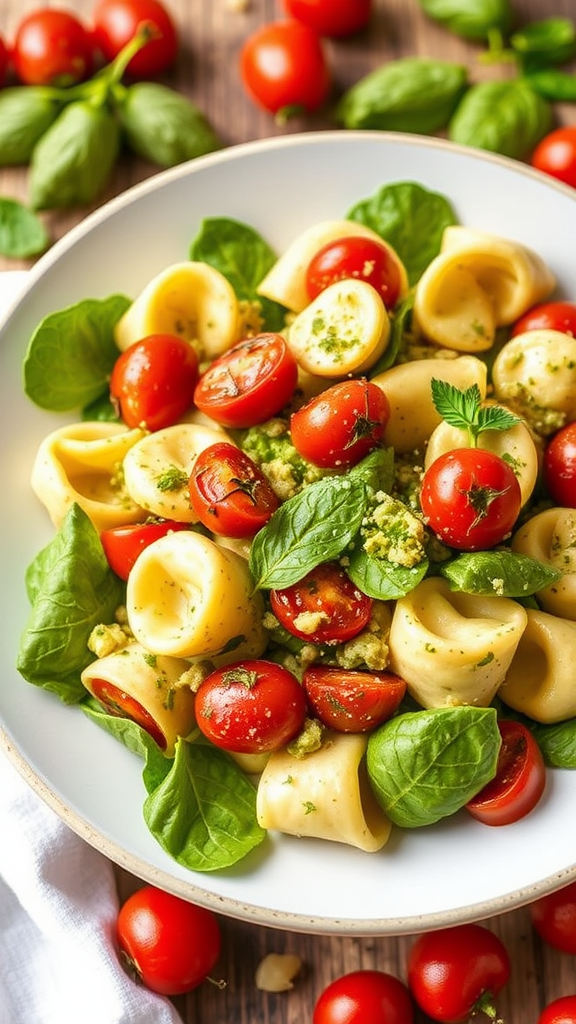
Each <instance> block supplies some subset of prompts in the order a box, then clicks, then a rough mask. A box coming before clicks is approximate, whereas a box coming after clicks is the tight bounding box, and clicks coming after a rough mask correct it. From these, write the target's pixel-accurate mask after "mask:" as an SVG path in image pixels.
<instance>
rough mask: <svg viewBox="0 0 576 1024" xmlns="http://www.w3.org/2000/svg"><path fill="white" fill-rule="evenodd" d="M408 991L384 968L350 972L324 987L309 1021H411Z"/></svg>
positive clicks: (354, 1023)
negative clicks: (381, 969)
mask: <svg viewBox="0 0 576 1024" xmlns="http://www.w3.org/2000/svg"><path fill="white" fill-rule="evenodd" d="M413 1020H414V1007H413V1004H412V999H411V997H410V993H409V991H408V989H407V988H406V985H404V984H403V983H402V982H401V981H400V980H399V979H398V978H395V977H394V975H393V974H386V973H385V972H384V971H370V970H364V971H351V972H350V973H349V974H343V975H342V977H340V978H336V980H335V981H333V982H332V983H331V984H330V985H328V987H327V988H325V989H324V991H323V992H322V994H321V995H320V998H319V999H318V1000H317V1002H316V1005H315V1007H314V1014H313V1017H312V1024H412V1022H413Z"/></svg>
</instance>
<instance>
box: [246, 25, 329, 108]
mask: <svg viewBox="0 0 576 1024" xmlns="http://www.w3.org/2000/svg"><path fill="white" fill-rule="evenodd" d="M240 74H241V78H242V82H243V84H244V87H245V89H246V91H247V92H248V94H249V96H251V98H252V99H253V100H254V101H255V102H256V103H257V104H258V105H259V106H261V107H263V108H264V110H267V111H268V112H269V113H271V114H274V115H276V116H277V117H278V118H281V119H287V118H288V117H290V116H293V115H297V114H303V113H307V114H311V113H313V112H314V111H315V110H318V109H319V108H320V107H321V106H322V105H323V103H324V102H325V101H326V100H327V98H328V95H329V93H330V87H331V75H330V71H329V69H328V63H327V60H326V57H325V55H324V51H323V49H322V43H321V40H320V38H319V36H318V35H317V34H316V33H315V32H314V31H313V30H312V29H311V28H309V27H308V26H307V25H304V24H303V23H302V22H300V21H296V20H294V19H288V20H286V21H273V22H269V23H268V24H266V25H262V27H261V28H259V29H257V30H256V31H255V32H254V33H253V34H252V35H251V36H249V37H248V39H247V40H246V42H245V43H244V45H243V47H242V50H241V52H240Z"/></svg>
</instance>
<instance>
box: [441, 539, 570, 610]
mask: <svg viewBox="0 0 576 1024" xmlns="http://www.w3.org/2000/svg"><path fill="white" fill-rule="evenodd" d="M440 574H441V575H442V576H444V577H445V578H446V579H447V580H448V582H449V583H450V587H451V589H452V590H462V591H464V592H465V593H466V594H482V595H485V596H488V597H489V596H492V597H494V596H497V597H515V598H523V597H530V596H531V595H532V594H537V593H538V591H539V590H544V589H545V587H550V586H552V584H553V583H556V582H557V581H558V580H559V579H561V577H562V573H561V572H560V571H559V570H557V569H554V568H553V566H551V565H547V564H545V563H544V562H540V561H538V559H536V558H530V557H529V556H528V555H523V554H520V553H517V552H514V551H508V550H506V549H502V550H501V551H474V552H466V553H465V554H462V555H458V557H457V558H454V559H453V560H452V561H450V562H447V563H445V564H444V565H442V566H441V568H440Z"/></svg>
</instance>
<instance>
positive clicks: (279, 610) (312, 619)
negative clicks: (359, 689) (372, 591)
mask: <svg viewBox="0 0 576 1024" xmlns="http://www.w3.org/2000/svg"><path fill="white" fill-rule="evenodd" d="M270 607H271V608H272V611H273V612H274V615H275V616H276V618H277V619H278V621H279V622H280V623H281V625H282V626H284V629H287V630H288V632H289V633H292V635H293V636H297V637H299V638H300V639H301V640H307V641H309V643H313V644H330V643H345V642H346V640H351V639H352V637H353V636H356V635H357V634H358V633H359V632H360V631H361V630H362V629H364V626H366V625H367V624H368V622H369V620H370V614H371V612H372V599H371V598H370V597H367V596H366V594H363V593H362V591H361V590H359V589H358V587H357V586H356V584H354V583H353V582H352V580H351V579H350V577H349V576H348V575H347V573H346V572H345V571H344V569H342V568H341V566H340V565H338V563H337V562H321V563H320V565H317V566H316V567H315V568H314V569H311V570H310V572H308V573H306V575H305V576H303V577H302V579H301V580H298V582H297V583H293V584H292V585H291V586H289V587H282V588H278V589H277V590H271V591H270Z"/></svg>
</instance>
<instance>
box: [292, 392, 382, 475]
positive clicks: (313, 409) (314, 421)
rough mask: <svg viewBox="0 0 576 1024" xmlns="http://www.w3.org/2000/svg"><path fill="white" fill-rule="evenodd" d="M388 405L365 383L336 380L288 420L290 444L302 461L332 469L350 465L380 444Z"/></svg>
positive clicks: (380, 394)
mask: <svg viewBox="0 0 576 1024" xmlns="http://www.w3.org/2000/svg"><path fill="white" fill-rule="evenodd" d="M389 418H390V403H389V402H388V399H387V398H386V395H385V394H384V392H383V391H382V388H379V387H378V386H377V385H376V384H373V383H372V382H371V381H369V380H365V379H363V378H358V379H356V380H348V381H340V382H339V383H338V384H333V385H332V387H330V388H327V389H326V391H322V392H321V393H320V394H319V395H316V396H315V397H314V398H311V399H310V401H309V402H307V403H306V405H303V406H302V408H301V409H298V410H297V411H296V412H295V413H293V414H292V416H291V418H290V434H291V436H292V443H293V445H294V447H295V448H296V450H297V451H298V452H299V453H300V455H302V457H303V458H304V459H307V460H308V461H309V462H312V463H314V465H316V466H324V467H329V468H333V469H336V468H337V467H339V466H354V465H355V464H356V463H357V462H360V459H362V458H364V456H365V455H367V454H368V452H370V451H371V450H372V449H373V448H377V447H378V445H380V444H381V442H382V437H383V435H384V429H385V427H386V424H387V423H388V420H389Z"/></svg>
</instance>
